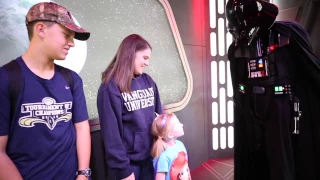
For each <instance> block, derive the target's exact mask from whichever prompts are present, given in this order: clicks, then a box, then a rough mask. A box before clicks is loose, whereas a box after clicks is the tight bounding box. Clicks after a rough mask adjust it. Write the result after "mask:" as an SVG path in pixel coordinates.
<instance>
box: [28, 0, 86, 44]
mask: <svg viewBox="0 0 320 180" xmlns="http://www.w3.org/2000/svg"><path fill="white" fill-rule="evenodd" d="M33 21H53V22H56V23H59V24H61V25H63V26H64V27H66V28H67V29H70V30H71V31H73V32H74V33H75V37H74V38H75V39H78V40H82V41H85V40H87V39H89V37H90V32H88V31H87V30H85V29H84V28H82V27H79V26H77V25H76V23H75V22H74V20H73V19H72V16H71V13H70V12H69V11H68V10H67V9H66V8H65V7H63V6H61V5H59V4H56V3H53V2H41V3H38V4H35V5H34V6H32V7H31V8H30V9H29V11H28V14H27V16H26V24H28V23H30V22H33Z"/></svg>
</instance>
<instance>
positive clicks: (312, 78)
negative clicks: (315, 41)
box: [228, 21, 320, 180]
mask: <svg viewBox="0 0 320 180" xmlns="http://www.w3.org/2000/svg"><path fill="white" fill-rule="evenodd" d="M271 30H273V31H277V32H278V33H280V34H281V35H285V36H288V37H289V40H290V44H289V45H287V46H285V47H281V48H279V49H281V50H276V51H277V52H274V53H275V54H274V59H275V60H277V59H279V58H286V59H287V62H288V63H287V66H286V67H284V68H287V69H288V72H290V73H289V74H290V79H291V80H292V82H291V85H292V91H293V92H294V95H295V96H296V97H298V98H299V99H300V110H301V111H302V116H301V117H300V134H299V135H293V134H292V123H293V122H294V120H293V113H292V111H293V110H292V108H293V107H292V103H291V102H290V101H289V99H288V97H285V96H283V97H280V98H274V97H273V96H272V97H271V96H270V97H271V98H268V100H267V101H268V102H267V103H270V109H269V112H268V118H267V121H266V122H264V123H262V125H261V126H263V132H262V134H263V135H262V139H263V144H262V149H263V150H261V148H259V147H257V146H261V144H256V143H255V142H256V141H255V139H256V138H257V137H256V135H257V134H256V133H255V129H254V128H253V126H256V123H255V122H254V120H253V119H254V118H253V116H252V114H251V111H250V110H249V109H248V108H250V106H249V105H248V104H249V103H250V102H248V101H249V100H245V99H246V98H244V95H243V94H241V93H240V92H239V89H238V87H239V83H241V80H243V79H241V78H243V77H239V76H238V75H237V71H239V68H240V67H241V68H242V67H244V66H243V64H241V63H244V62H239V61H236V59H235V57H234V52H235V43H234V42H233V43H232V44H231V45H230V47H229V50H228V58H229V60H230V69H231V77H232V83H233V87H234V102H235V109H234V120H235V121H234V131H235V132H234V133H235V135H234V139H235V147H234V151H235V154H234V160H235V180H253V179H254V180H257V179H259V180H264V179H265V180H268V179H270V180H307V179H308V180H319V179H320V60H319V59H318V58H317V57H316V56H315V54H314V53H313V52H312V47H311V41H310V37H309V35H308V33H307V32H306V31H305V29H304V28H303V27H302V26H301V25H300V24H298V23H296V22H291V21H290V22H289V21H281V22H275V23H274V24H273V26H272V27H271ZM265 100H266V99H265ZM262 103H264V102H262ZM260 138H261V137H260ZM257 149H260V150H257Z"/></svg>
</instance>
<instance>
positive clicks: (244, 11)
mask: <svg viewBox="0 0 320 180" xmlns="http://www.w3.org/2000/svg"><path fill="white" fill-rule="evenodd" d="M225 12H226V18H227V20H228V27H227V28H228V31H229V32H230V33H231V34H232V36H233V37H234V38H235V39H252V36H255V35H256V33H257V32H258V31H266V30H268V29H269V28H270V27H271V26H272V24H273V23H274V21H275V20H276V17H277V15H278V12H279V10H278V7H277V6H276V5H274V4H271V3H268V2H266V1H263V0H228V2H227V4H226V11H225Z"/></svg>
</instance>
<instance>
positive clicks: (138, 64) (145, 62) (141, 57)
mask: <svg viewBox="0 0 320 180" xmlns="http://www.w3.org/2000/svg"><path fill="white" fill-rule="evenodd" d="M150 56H151V49H150V48H147V49H144V50H140V51H137V52H136V56H135V60H134V75H136V76H138V75H141V74H142V73H143V71H144V67H146V66H149V59H150Z"/></svg>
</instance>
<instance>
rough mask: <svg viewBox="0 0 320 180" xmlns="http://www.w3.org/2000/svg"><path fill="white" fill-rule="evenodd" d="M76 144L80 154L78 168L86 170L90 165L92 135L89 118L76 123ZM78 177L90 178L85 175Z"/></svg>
mask: <svg viewBox="0 0 320 180" xmlns="http://www.w3.org/2000/svg"><path fill="white" fill-rule="evenodd" d="M75 129H76V144H77V155H78V170H85V169H87V168H89V165H90V153H91V136H90V126H89V122H88V120H86V121H82V122H79V123H75ZM77 179H88V178H87V177H85V176H84V175H78V177H77Z"/></svg>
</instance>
